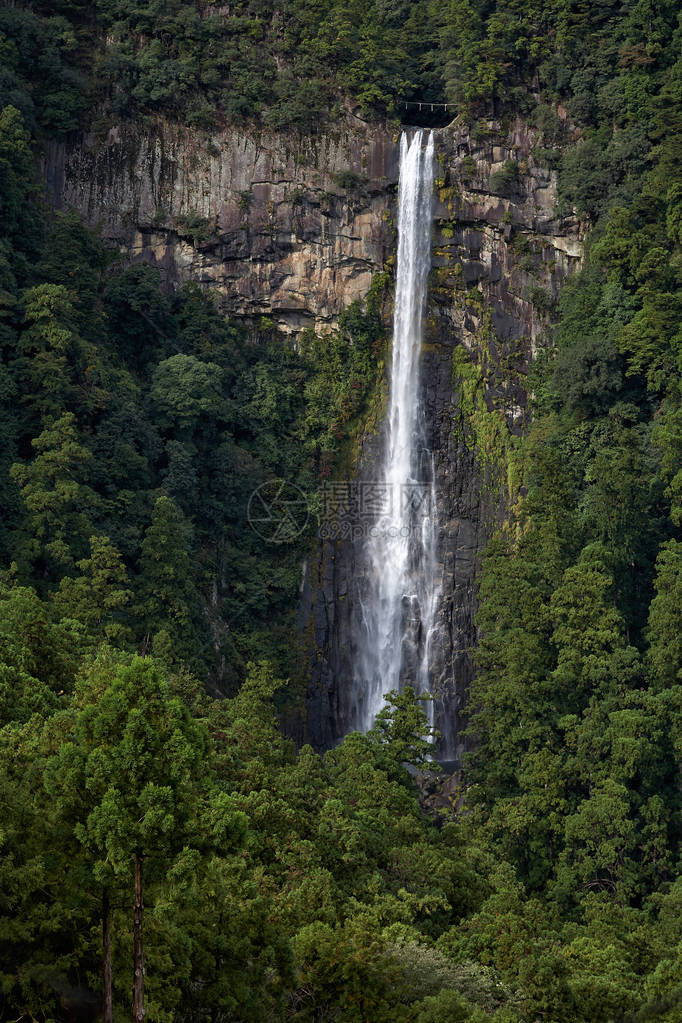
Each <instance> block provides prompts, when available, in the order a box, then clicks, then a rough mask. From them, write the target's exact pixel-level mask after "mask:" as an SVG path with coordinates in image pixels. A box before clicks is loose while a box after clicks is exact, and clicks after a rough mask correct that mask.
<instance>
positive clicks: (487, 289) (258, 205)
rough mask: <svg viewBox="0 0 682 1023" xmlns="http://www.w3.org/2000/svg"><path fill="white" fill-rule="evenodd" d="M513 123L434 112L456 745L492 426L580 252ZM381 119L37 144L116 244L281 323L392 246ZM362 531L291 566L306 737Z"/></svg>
mask: <svg viewBox="0 0 682 1023" xmlns="http://www.w3.org/2000/svg"><path fill="white" fill-rule="evenodd" d="M534 142H535V139H534V137H533V134H532V132H530V131H529V130H528V129H527V128H526V127H525V126H524V125H523V124H521V123H517V124H516V125H514V126H513V128H512V130H511V131H510V132H509V133H508V134H505V135H504V136H502V135H501V134H500V133H499V131H498V130H496V128H495V126H492V125H491V126H490V128H489V131H488V133H487V134H486V135H485V137H479V138H477V139H475V138H473V137H472V135H471V133H470V132H469V131H468V130H466V129H465V128H464V127H460V126H458V125H457V123H454V124H453V125H451V126H450V127H448V128H444V129H442V130H440V131H438V132H437V136H436V145H437V152H438V160H439V169H438V171H437V175H438V180H437V195H436V201H435V203H434V225H433V248H432V252H433V269H432V273H431V278H430V287H429V300H428V316H427V329H426V344H425V349H424V354H423V370H422V385H423V388H424V399H425V403H426V408H427V416H428V425H429V445H430V447H431V448H432V450H433V451H434V452H435V457H436V491H437V506H438V507H437V510H438V519H439V523H440V526H441V531H440V550H439V572H440V573H441V574H442V581H443V590H442V593H443V596H442V600H441V606H440V609H439V623H440V636H439V643H438V644H437V647H438V649H439V651H440V653H439V656H438V658H437V661H438V663H436V664H435V665H434V686H433V687H434V689H435V690H436V691H437V692H438V693H439V695H440V697H441V701H442V705H441V717H442V719H443V720H445V724H446V730H448V731H449V732H450V741H449V755H450V756H452V757H454V758H456V757H457V755H458V753H459V746H460V743H459V742H458V740H457V731H458V727H457V726H458V719H459V717H460V716H461V713H462V709H463V705H464V702H463V701H464V700H465V694H466V688H467V684H468V682H469V680H470V678H471V671H472V667H471V649H472V647H473V645H474V643H475V626H474V613H475V580H476V570H477V565H478V562H479V554H480V551H481V550H482V548H483V546H484V544H485V541H486V539H487V537H488V536H489V534H490V531H491V529H492V528H493V526H494V524H495V523H496V522H497V521H499V519H500V518H501V517H502V516H503V515H504V509H505V507H506V506H508V503H509V502H510V501H512V500H513V499H514V497H515V496H516V495H515V493H514V487H515V486H516V484H515V481H514V478H513V472H512V471H511V469H510V464H509V458H508V450H507V449H508V448H509V445H510V444H511V443H513V442H511V441H510V438H512V437H513V436H514V435H517V434H518V433H519V432H520V431H521V430H522V429H523V425H524V422H525V417H526V412H525V409H526V403H527V396H526V386H525V378H526V374H527V371H528V365H529V362H530V360H531V359H532V356H533V353H534V351H535V349H536V348H537V347H538V346H539V345H541V344H543V343H544V342H545V340H546V339H547V338H548V335H549V332H550V326H549V324H550V319H551V316H550V314H551V309H552V305H553V303H554V301H555V300H556V297H557V295H558V292H559V290H560V288H561V285H562V283H563V281H564V280H565V279H566V276H567V275H568V274H569V273H570V272H571V271H572V270H573V269H574V268H575V267H576V266H577V265H578V264H579V262H580V259H581V253H582V247H581V240H580V238H581V231H580V225H579V224H578V223H577V221H575V220H574V219H572V218H567V219H559V218H557V216H556V214H555V203H556V180H555V174H554V173H553V172H550V171H548V170H546V169H544V168H542V167H541V166H539V165H538V164H537V163H536V161H535V160H534V157H533V146H534ZM397 176H398V136H397V134H395V133H394V132H392V131H388V130H385V129H381V128H377V127H374V126H370V125H367V124H365V123H364V122H362V121H358V120H355V119H352V118H349V119H348V120H347V121H346V122H345V123H344V124H343V125H342V126H341V127H339V129H338V131H337V132H336V133H335V134H333V135H331V134H329V135H325V136H320V137H319V138H317V139H314V140H305V141H301V140H298V139H294V138H291V137H288V136H282V135H275V134H268V133H263V134H260V135H256V134H250V133H240V132H236V131H226V132H224V133H220V134H214V135H211V136H208V135H201V134H198V133H196V132H191V131H188V130H185V129H180V128H178V127H177V126H169V125H166V124H160V125H159V126H158V129H157V130H155V131H148V130H142V129H140V128H137V127H135V126H122V127H120V128H117V129H112V130H110V131H109V132H108V134H107V135H106V136H105V137H95V136H87V137H85V138H83V139H82V140H80V141H79V142H78V143H77V144H75V145H70V146H66V147H65V146H55V147H54V148H53V149H52V150H51V151H50V152H49V154H48V159H47V164H46V180H47V184H48V191H49V194H50V196H51V198H52V201H53V203H54V204H55V206H57V207H75V208H77V209H78V210H79V211H80V212H81V213H82V215H83V216H84V218H85V220H86V221H87V222H88V223H89V224H91V225H93V226H96V227H98V228H99V230H100V231H101V232H102V234H103V235H104V237H105V239H107V240H108V241H109V242H110V243H112V244H115V245H117V246H119V247H120V249H121V250H122V252H123V253H124V254H125V255H126V256H127V257H129V258H130V259H132V260H145V261H147V262H150V263H154V264H156V265H158V266H159V267H160V269H161V270H162V273H163V275H164V277H165V279H166V281H167V283H168V285H169V286H172V285H174V284H176V283H178V282H181V281H183V280H187V279H192V280H194V281H196V282H198V283H199V284H201V285H204V286H207V287H211V288H214V289H217V290H218V292H219V294H220V296H221V302H222V305H223V308H224V310H225V312H226V313H228V314H230V315H235V316H240V317H244V318H246V319H247V321H252V322H255V321H257V320H258V318H260V317H261V316H266V317H268V318H269V319H271V320H273V321H274V322H275V323H276V324H277V325H278V326H280V328H282V329H283V330H285V331H287V332H292V333H293V332H296V331H297V330H299V329H301V328H302V327H308V326H314V327H315V328H316V329H317V330H324V329H325V327H327V326H329V325H332V324H333V323H334V321H335V319H336V317H337V316H338V314H339V312H340V311H341V310H342V309H343V308H344V307H345V306H347V305H348V304H349V303H350V302H352V301H353V300H354V299H356V298H359V297H362V296H363V295H364V294H365V293H366V291H367V289H368V288H369V284H370V281H371V279H372V276H373V274H374V273H376V272H377V271H379V270H382V269H384V267H385V266H386V264H390V263H391V261H392V258H393V254H394V250H395V228H394V214H395V192H396V187H395V186H396V183H397ZM381 444H382V436H381V431H379V433H378V435H376V436H375V435H374V434H369V433H368V434H367V435H366V436H365V437H364V438H363V439H362V452H361V454H360V457H359V475H360V476H361V477H364V478H365V479H366V480H371V479H372V476H373V471H374V470H373V466H374V465H375V463H376V460H377V458H378V457H379V454H380V451H381ZM364 571H365V566H364V564H363V546H362V543H359V542H354V541H353V540H352V538H342V539H338V538H337V539H333V538H332V539H321V540H320V541H319V545H318V551H317V557H316V558H312V559H311V561H310V563H309V567H308V571H307V573H306V578H305V584H304V588H303V595H302V601H301V608H300V622H301V633H302V636H303V641H304V645H305V647H306V649H307V658H308V660H309V663H310V664H311V666H312V684H311V690H310V698H309V702H308V709H307V718H306V726H305V734H306V738H307V739H309V740H310V741H312V742H313V743H314V744H315V745H317V746H327V745H330V744H332V743H334V742H335V741H337V740H338V739H339V738H340V737H341V736H342V735H343V734H344V732H345V730H346V727H347V722H348V719H349V706H348V702H347V699H346V695H347V688H345V687H344V680H347V679H348V678H349V677H350V672H351V666H352V664H353V662H354V657H355V639H356V637H357V635H358V629H359V627H360V616H361V612H360V607H359V603H358V600H357V594H358V587H360V588H361V587H362V580H363V575H364Z"/></svg>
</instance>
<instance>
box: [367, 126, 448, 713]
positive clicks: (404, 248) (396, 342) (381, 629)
mask: <svg viewBox="0 0 682 1023" xmlns="http://www.w3.org/2000/svg"><path fill="white" fill-rule="evenodd" d="M433 164H434V140H433V132H430V133H429V137H428V140H427V142H426V146H424V132H423V131H421V130H419V131H417V132H416V133H415V134H414V136H413V138H412V140H411V141H408V138H407V135H406V134H405V133H403V135H402V137H401V140H400V179H399V187H398V265H397V276H396V290H395V312H394V318H393V355H392V366H391V379H390V397H389V409H388V417H387V424H386V425H387V432H386V438H385V449H384V457H383V464H382V466H381V471H380V473H379V480H378V481H377V482H378V483H379V488H378V491H377V493H378V494H379V495H383V497H384V500H385V503H384V506H383V507H382V508H381V510H380V511H379V512H378V514H377V517H376V520H375V521H374V523H373V526H372V529H371V530H370V536H369V538H368V539H367V551H366V553H367V558H366V561H367V565H368V575H369V578H368V580H367V585H366V589H365V592H364V594H363V598H362V618H363V627H364V635H363V636H362V637H360V638H359V640H360V641H359V652H360V653H359V663H358V665H357V671H356V678H355V679H354V686H353V688H354V697H355V699H354V704H355V710H354V714H355V721H354V725H355V727H356V728H359V729H360V730H361V731H366V730H367V729H368V728H371V726H372V724H373V722H374V719H375V717H376V714H377V713H378V711H379V710H381V708H382V706H383V702H384V696H385V695H386V694H387V693H388V692H390V691H391V690H393V689H399V688H400V687H401V684H404V683H406V682H408V683H409V684H412V685H414V686H415V687H416V688H417V689H418V690H419V691H426V690H428V689H429V655H430V649H431V644H432V639H433V636H434V633H435V629H434V624H435V615H436V611H437V606H438V601H439V596H440V583H439V582H438V574H439V573H438V566H437V563H436V555H437V540H438V535H437V523H436V508H435V492H434V467H433V458H432V455H431V453H430V451H428V449H427V446H426V437H425V417H424V409H423V404H422V394H421V381H420V376H421V374H420V357H421V348H422V318H423V314H424V306H425V298H426V288H427V280H428V274H429V269H430V266H431V218H432V197H433ZM428 706H429V707H432V706H433V705H432V704H428ZM430 717H431V720H433V712H432V711H431V715H430Z"/></svg>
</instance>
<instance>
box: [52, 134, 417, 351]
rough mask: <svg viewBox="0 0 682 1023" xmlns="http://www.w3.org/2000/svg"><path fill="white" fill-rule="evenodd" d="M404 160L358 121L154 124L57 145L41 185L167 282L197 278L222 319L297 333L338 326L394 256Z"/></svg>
mask: <svg viewBox="0 0 682 1023" xmlns="http://www.w3.org/2000/svg"><path fill="white" fill-rule="evenodd" d="M397 159H398V156H397V147H396V145H395V142H394V137H393V135H391V134H390V133H388V132H383V131H379V130H376V129H374V128H371V127H370V126H368V125H367V124H365V123H364V122H362V121H355V120H353V119H350V120H349V121H347V122H344V124H343V126H342V127H340V128H339V130H338V131H337V132H336V133H335V134H334V135H331V134H327V135H322V136H320V137H319V138H316V139H312V140H311V139H308V140H301V139H298V138H295V137H292V136H288V135H282V134H275V133H267V132H262V133H260V134H254V133H248V132H244V133H242V132H239V131H236V130H228V131H224V132H221V133H215V134H210V135H209V134H206V133H200V132H196V131H191V130H189V129H186V128H181V127H179V126H177V125H171V124H167V123H163V122H160V123H159V124H158V126H157V127H156V129H155V130H153V131H149V130H144V129H142V128H140V127H138V126H137V125H135V124H126V125H121V126H120V127H116V128H112V129H110V130H109V131H108V133H107V134H106V136H104V137H97V136H95V135H86V136H85V137H83V138H82V139H81V140H79V142H78V143H77V144H75V145H73V144H72V145H65V144H64V143H54V144H53V145H52V146H51V147H50V149H49V150H48V154H47V160H46V168H45V178H46V182H47V187H48V194H49V196H50V199H51V201H52V203H53V205H54V206H55V207H56V208H64V207H66V208H76V209H78V210H79V211H80V213H81V214H82V216H83V217H84V219H85V221H86V222H87V223H88V224H90V225H91V226H92V227H95V228H97V229H98V230H99V231H100V232H101V234H102V236H103V238H104V239H105V241H107V242H108V243H109V244H113V245H116V246H118V247H119V248H120V249H121V250H122V251H123V252H124V253H125V254H126V255H127V256H129V257H130V258H131V259H133V260H142V261H144V262H147V263H151V264H153V265H156V266H158V267H159V268H160V270H161V272H162V274H163V277H164V280H165V281H166V282H167V284H168V285H169V286H172V285H177V284H180V283H182V282H183V281H186V280H193V281H196V282H198V283H199V284H201V285H202V286H205V287H210V288H212V289H214V290H216V291H217V292H218V294H219V296H220V301H221V305H222V308H223V309H224V310H225V313H226V314H228V315H232V316H240V317H245V318H247V319H255V318H258V317H261V316H267V317H268V318H269V319H271V320H272V321H274V322H275V323H276V324H277V326H278V327H279V328H280V329H282V330H285V331H287V332H291V331H296V330H298V329H300V328H301V327H310V326H312V327H315V328H318V329H319V328H320V327H322V326H324V325H330V324H333V323H334V321H335V319H336V318H337V317H338V315H339V313H340V312H341V311H342V309H343V308H344V307H345V306H346V305H348V304H349V303H350V302H352V301H353V300H354V299H356V298H362V297H363V296H364V295H365V294H366V293H367V290H368V288H369V285H370V283H371V279H372V275H373V273H374V272H375V271H376V269H377V268H381V267H383V265H384V263H385V262H386V260H387V259H388V258H389V256H390V252H391V248H392V244H393V230H392V226H391V222H390V221H391V212H390V211H391V205H392V201H393V192H394V189H395V185H396V182H397V173H398V165H397Z"/></svg>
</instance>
